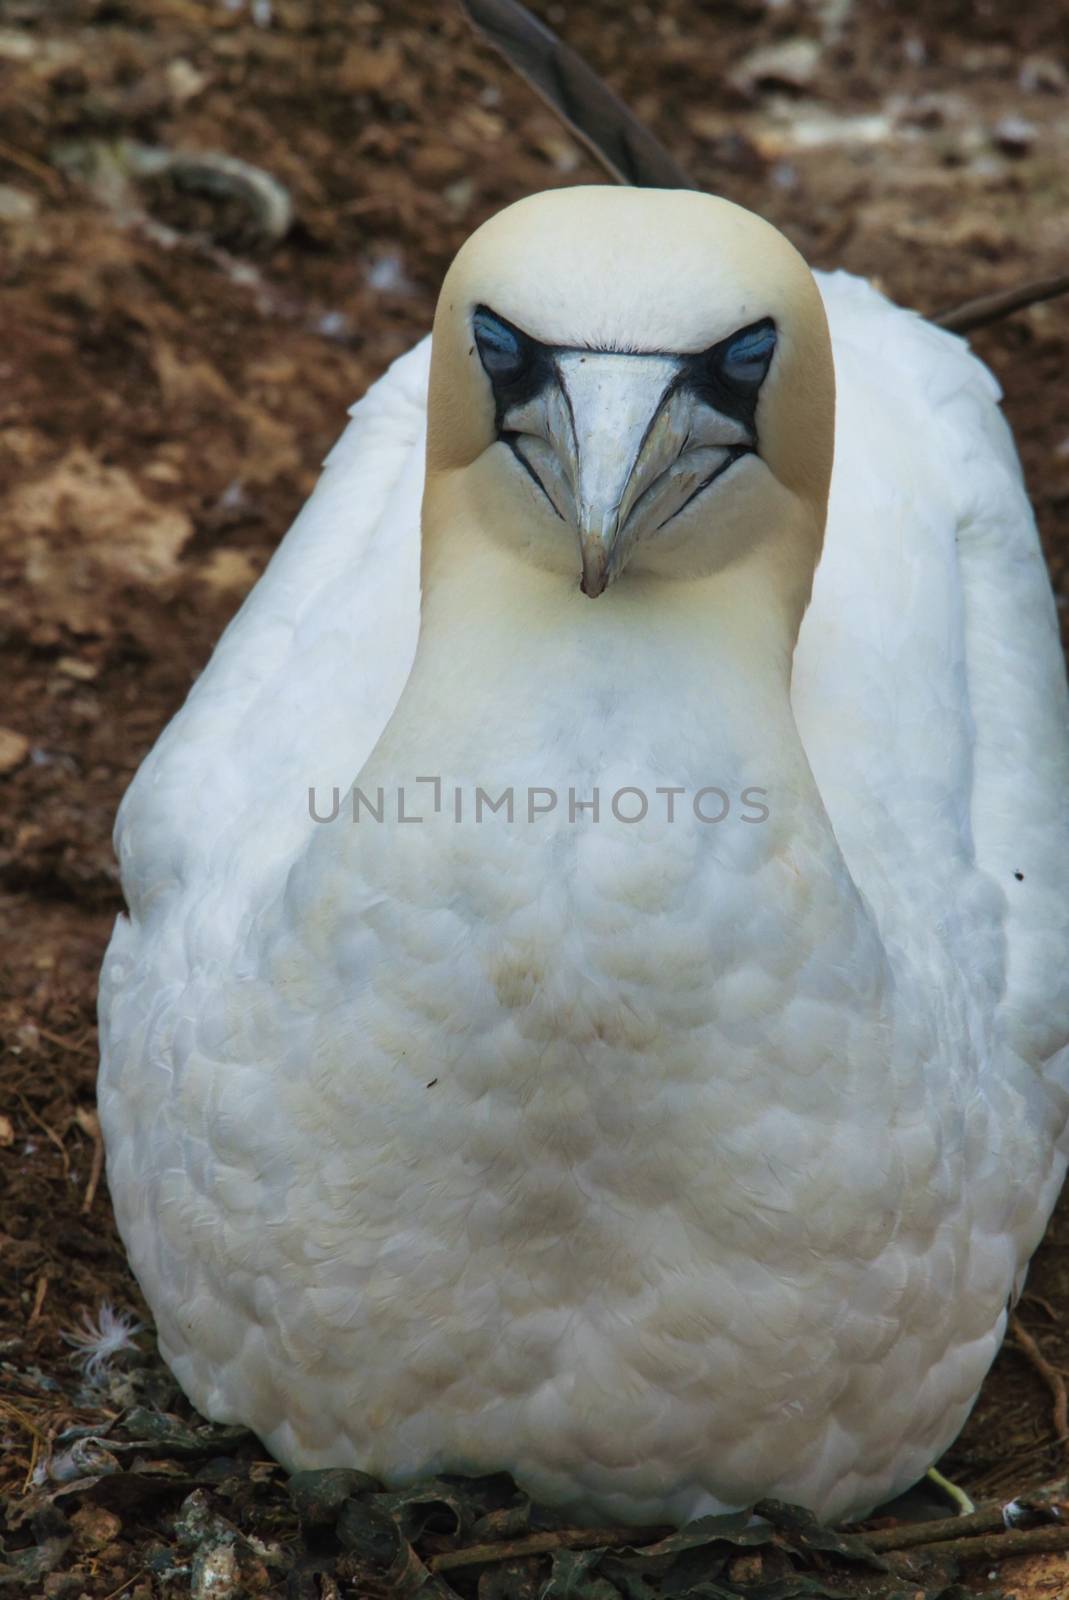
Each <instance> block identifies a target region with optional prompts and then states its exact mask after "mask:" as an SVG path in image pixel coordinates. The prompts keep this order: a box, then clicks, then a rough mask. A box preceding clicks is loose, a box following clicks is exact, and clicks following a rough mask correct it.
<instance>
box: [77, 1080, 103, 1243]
mask: <svg viewBox="0 0 1069 1600" xmlns="http://www.w3.org/2000/svg"><path fill="white" fill-rule="evenodd" d="M74 1116H75V1121H76V1122H77V1124H78V1126H79V1128H81V1130H82V1132H83V1133H85V1134H87V1135H88V1136H89V1138H90V1139H92V1141H93V1161H92V1165H91V1166H90V1168H89V1182H88V1183H87V1184H86V1186H85V1198H84V1199H83V1201H82V1216H83V1217H84V1216H87V1215H88V1214H89V1212H90V1211H92V1209H93V1201H94V1200H95V1199H96V1192H97V1187H98V1185H99V1183H100V1174H101V1173H102V1172H103V1170H104V1137H103V1135H102V1134H101V1132H100V1119H99V1117H98V1116H97V1114H96V1112H95V1111H89V1110H87V1109H86V1107H85V1106H79V1107H78V1109H77V1111H76V1112H75V1113H74Z"/></svg>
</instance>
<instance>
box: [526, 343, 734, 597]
mask: <svg viewBox="0 0 1069 1600" xmlns="http://www.w3.org/2000/svg"><path fill="white" fill-rule="evenodd" d="M684 373H685V363H684V361H683V360H682V359H681V358H680V357H677V356H668V355H665V356H661V355H618V354H615V353H605V352H602V351H586V350H565V351H560V352H558V353H557V356H556V375H557V381H556V383H551V384H547V385H546V387H545V388H544V389H543V390H541V391H540V393H539V394H537V395H536V396H534V397H533V398H532V399H531V400H529V401H527V402H526V403H525V404H524V405H522V406H520V407H517V408H516V409H515V411H514V412H513V413H512V414H511V415H509V416H508V417H507V419H506V426H507V430H508V431H507V433H506V434H505V437H506V438H507V439H508V442H509V443H510V445H511V447H512V449H513V451H514V452H515V453H516V455H517V456H519V458H520V460H521V461H522V462H523V465H524V466H525V467H526V469H527V471H528V472H529V473H530V474H531V476H532V477H533V478H534V479H535V480H536V482H537V483H538V484H539V485H540V487H541V488H542V489H543V491H544V492H545V494H546V496H547V497H548V499H549V500H550V502H551V503H552V505H553V507H554V509H555V510H556V511H557V513H558V514H559V515H560V516H561V517H563V518H564V520H565V521H566V522H568V523H570V524H571V526H572V527H573V528H574V529H575V532H576V534H577V536H578V540H579V552H580V558H581V562H582V582H581V587H582V590H583V593H584V594H586V595H589V596H590V597H591V598H592V599H593V598H594V597H595V596H597V595H600V594H602V593H604V591H605V590H606V589H607V588H608V586H609V584H610V583H612V581H613V579H614V578H616V577H617V576H618V575H619V574H620V572H622V570H623V568H624V566H625V565H626V563H627V559H628V557H629V555H630V554H631V551H632V550H633V548H634V546H635V544H636V542H637V541H638V540H639V539H640V538H642V537H643V536H648V535H651V534H655V533H657V532H658V531H659V530H660V529H661V528H663V527H664V525H665V524H666V523H667V522H669V521H670V520H671V519H672V517H674V516H675V515H676V514H677V512H679V511H681V510H682V509H683V507H684V506H685V505H687V504H688V503H689V501H691V500H692V499H694V497H695V496H696V495H697V494H698V493H699V492H700V491H701V490H702V489H703V488H705V487H706V486H707V485H708V484H709V483H711V482H712V480H713V479H714V478H715V477H717V476H718V475H719V474H720V473H721V472H722V471H724V470H725V468H726V467H728V466H730V465H731V463H732V462H733V461H735V460H737V459H738V457H739V456H740V455H743V454H746V453H747V452H748V451H750V450H751V449H752V448H753V445H754V439H753V435H752V433H751V432H750V430H749V429H747V428H746V427H745V425H744V424H743V423H741V422H738V421H736V420H735V419H734V418H732V417H728V416H724V415H723V414H722V413H720V412H719V411H717V410H715V409H714V408H713V407H712V406H711V405H710V404H708V402H707V401H705V400H703V399H702V398H701V397H700V396H699V395H698V394H697V393H695V392H694V391H693V390H692V389H691V388H689V387H688V386H687V384H686V383H685V382H684V381H683V378H684Z"/></svg>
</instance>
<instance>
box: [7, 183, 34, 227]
mask: <svg viewBox="0 0 1069 1600" xmlns="http://www.w3.org/2000/svg"><path fill="white" fill-rule="evenodd" d="M36 215H37V201H36V200H35V199H34V197H33V195H32V194H27V193H26V190H25V189H16V188H14V186H13V185H12V184H10V183H0V222H29V221H30V218H31V217H35V216H36Z"/></svg>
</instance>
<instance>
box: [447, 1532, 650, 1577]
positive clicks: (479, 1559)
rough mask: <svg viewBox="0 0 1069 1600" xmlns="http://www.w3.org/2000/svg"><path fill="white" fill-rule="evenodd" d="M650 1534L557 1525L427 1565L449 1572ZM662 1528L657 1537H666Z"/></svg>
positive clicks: (629, 1540) (595, 1547) (451, 1553)
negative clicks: (559, 1526) (545, 1530)
mask: <svg viewBox="0 0 1069 1600" xmlns="http://www.w3.org/2000/svg"><path fill="white" fill-rule="evenodd" d="M648 1537H649V1536H648V1534H647V1533H646V1532H645V1531H644V1530H643V1529H641V1528H558V1529H555V1530H554V1531H553V1532H551V1533H532V1534H529V1535H528V1536H527V1538H526V1539H506V1540H503V1541H502V1542H501V1543H500V1544H473V1545H471V1546H469V1548H468V1549H467V1550H445V1551H443V1553H442V1554H441V1555H440V1556H432V1558H431V1560H430V1561H428V1562H427V1566H428V1567H429V1568H430V1570H431V1571H432V1572H448V1571H449V1570H450V1569H451V1568H452V1567H483V1566H488V1565H489V1564H490V1562H492V1561H511V1560H514V1559H515V1558H516V1557H518V1556H542V1555H545V1554H546V1553H547V1552H548V1551H550V1550H598V1549H601V1548H602V1547H603V1546H606V1545H622V1544H644V1543H646V1542H647V1540H648ZM663 1537H664V1535H663V1534H662V1533H660V1532H658V1533H657V1534H656V1538H655V1539H654V1541H653V1542H654V1543H656V1541H657V1539H661V1538H663Z"/></svg>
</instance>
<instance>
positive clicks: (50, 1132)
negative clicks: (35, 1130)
mask: <svg viewBox="0 0 1069 1600" xmlns="http://www.w3.org/2000/svg"><path fill="white" fill-rule="evenodd" d="M18 1101H19V1105H20V1106H21V1107H22V1109H23V1111H25V1113H26V1115H27V1116H28V1117H29V1119H30V1121H31V1122H35V1123H36V1124H37V1126H38V1127H39V1128H40V1130H41V1132H42V1133H43V1134H44V1135H45V1137H46V1138H47V1139H50V1140H51V1142H52V1143H53V1144H54V1145H55V1147H56V1149H57V1150H58V1151H59V1153H60V1156H61V1157H62V1159H63V1176H64V1177H65V1178H66V1177H67V1176H68V1175H69V1173H70V1170H71V1158H70V1156H69V1155H68V1154H67V1146H66V1145H65V1144H64V1143H63V1140H62V1139H61V1138H60V1136H59V1134H58V1133H57V1132H56V1130H55V1128H50V1127H49V1126H48V1123H47V1122H46V1121H45V1120H44V1118H43V1117H39V1116H38V1115H37V1112H36V1111H35V1110H34V1109H33V1107H32V1106H31V1104H30V1102H29V1101H28V1100H27V1098H26V1096H25V1095H24V1094H19V1096H18Z"/></svg>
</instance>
